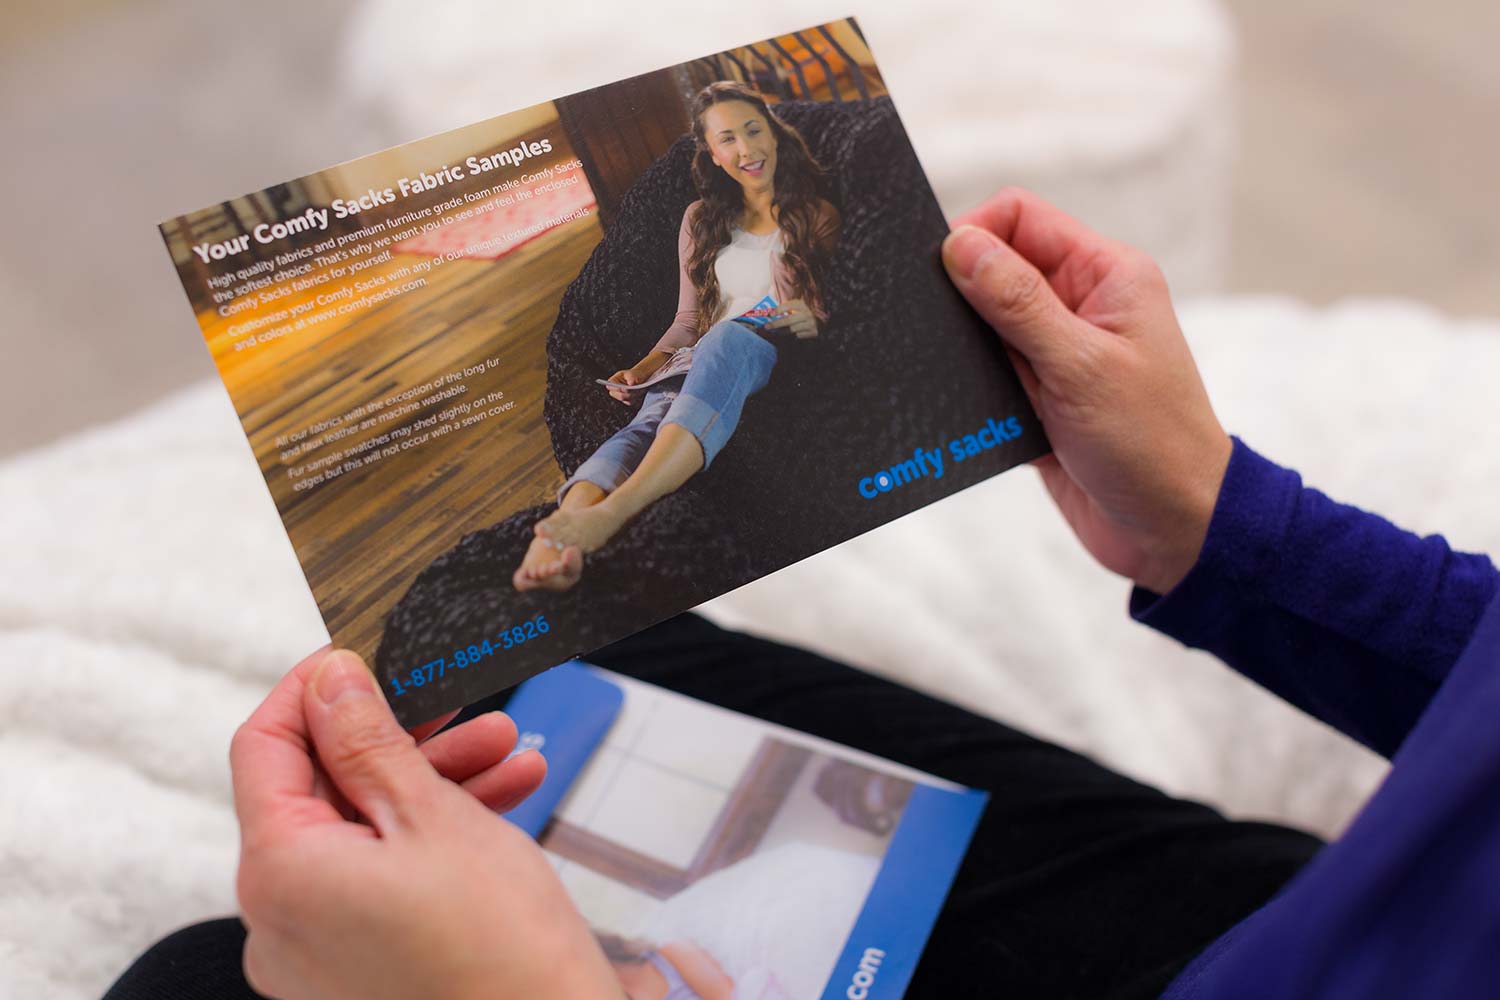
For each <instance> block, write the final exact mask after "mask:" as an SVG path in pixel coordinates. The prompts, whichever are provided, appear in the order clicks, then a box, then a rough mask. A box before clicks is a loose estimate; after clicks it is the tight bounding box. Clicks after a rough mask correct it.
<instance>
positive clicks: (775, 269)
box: [652, 199, 839, 354]
mask: <svg viewBox="0 0 1500 1000" xmlns="http://www.w3.org/2000/svg"><path fill="white" fill-rule="evenodd" d="M702 204H703V201H702V200H701V199H700V200H698V201H695V202H693V203H692V204H691V205H689V206H688V207H687V211H685V212H683V213H682V228H681V229H679V230H678V231H677V272H678V280H677V315H676V316H674V317H673V318H672V325H671V326H669V327H667V332H666V333H664V334H662V337H661V339H660V340H658V341H657V342H656V346H655V347H654V348H652V350H655V351H665V352H667V353H668V354H670V353H671V352H673V351H675V350H677V349H678V348H679V347H691V346H693V345H694V344H696V343H697V342H698V337H699V333H698V289H697V288H696V287H694V285H693V279H691V278H689V277H688V270H687V268H688V261H689V260H691V259H692V256H693V232H692V227H691V226H690V225H689V224H688V219H690V218H691V217H692V214H693V213H694V212H696V211H697V210H698V206H699V205H702ZM818 207H819V209H820V211H819V213H818V221H817V229H816V230H815V231H814V233H813V238H814V239H815V240H817V242H818V243H819V244H821V245H822V246H824V247H827V248H829V249H831V248H832V247H833V244H834V243H835V242H836V241H837V240H838V236H839V213H838V209H836V208H834V207H833V206H832V205H830V204H829V203H828V202H826V201H823V202H819V203H818ZM771 291H772V294H774V295H775V296H776V301H777V302H787V301H790V300H791V299H794V298H797V293H796V290H795V289H794V288H793V287H792V275H791V273H790V271H789V270H788V269H787V266H786V264H785V262H784V261H783V260H782V258H781V255H780V254H778V255H777V256H776V259H775V260H774V261H772V262H771ZM808 304H809V305H811V306H812V310H813V314H814V315H815V316H817V317H818V319H820V320H824V319H827V318H828V314H827V313H825V312H824V311H823V306H822V304H821V303H818V302H811V303H808Z"/></svg>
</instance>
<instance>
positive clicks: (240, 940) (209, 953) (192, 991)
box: [104, 917, 262, 1000]
mask: <svg viewBox="0 0 1500 1000" xmlns="http://www.w3.org/2000/svg"><path fill="white" fill-rule="evenodd" d="M244 953H245V925H244V924H242V923H240V921H239V918H238V917H224V918H223V919H220V920H206V921H204V922H203V923H201V924H193V925H191V926H189V927H184V928H182V929H181V930H179V931H174V932H173V933H171V934H168V935H167V936H166V937H164V938H162V939H161V940H160V941H158V942H156V943H155V944H154V945H152V946H151V947H150V948H148V949H147V950H146V951H145V952H144V953H143V954H142V955H141V957H140V958H137V959H136V960H135V962H134V963H132V964H131V966H130V968H128V969H126V970H125V973H124V975H122V976H121V977H120V978H119V979H118V980H116V981H115V984H114V985H113V986H111V987H110V988H109V992H108V993H106V994H104V1000H262V998H261V995H260V994H259V993H257V992H255V991H254V990H252V989H251V988H250V984H249V983H247V982H245V971H244V964H243V961H244V960H243V956H244Z"/></svg>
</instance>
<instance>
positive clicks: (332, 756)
mask: <svg viewBox="0 0 1500 1000" xmlns="http://www.w3.org/2000/svg"><path fill="white" fill-rule="evenodd" d="M369 707H370V708H371V709H375V708H376V707H377V706H375V705H370V706H369ZM339 722H340V724H339V732H338V739H336V740H333V741H331V743H332V745H331V746H326V747H323V746H320V747H319V748H318V755H319V756H320V757H322V758H324V763H326V764H328V765H329V766H330V767H336V766H338V765H340V764H343V765H353V766H358V765H360V763H361V762H363V761H368V760H375V761H379V760H384V759H386V758H387V757H390V756H392V755H395V754H399V753H401V752H403V751H405V750H409V749H410V748H411V747H413V746H415V745H416V744H415V741H413V740H412V738H411V736H410V735H409V734H408V733H406V732H405V731H404V730H402V729H400V728H399V727H397V726H396V725H395V724H394V723H392V722H391V720H390V719H389V718H386V717H383V716H382V714H381V713H380V712H377V711H362V712H351V713H348V714H347V715H345V716H344V717H343V718H341V719H340V720H339Z"/></svg>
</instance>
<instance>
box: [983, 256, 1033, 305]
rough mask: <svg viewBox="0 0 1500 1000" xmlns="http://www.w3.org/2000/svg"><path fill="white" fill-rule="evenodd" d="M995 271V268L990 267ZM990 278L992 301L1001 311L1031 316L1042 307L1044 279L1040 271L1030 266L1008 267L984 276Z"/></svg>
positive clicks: (987, 282)
mask: <svg viewBox="0 0 1500 1000" xmlns="http://www.w3.org/2000/svg"><path fill="white" fill-rule="evenodd" d="M988 270H991V271H993V270H994V269H993V268H988ZM984 277H986V278H987V279H988V280H987V281H986V285H987V287H988V289H989V297H990V301H991V303H992V304H993V305H994V306H995V308H996V309H998V310H999V311H1000V312H1002V313H1005V314H1007V315H1014V316H1030V315H1032V314H1034V313H1036V312H1038V311H1039V310H1040V308H1041V305H1042V302H1043V298H1042V292H1043V280H1042V276H1041V274H1040V273H1038V272H1037V271H1036V270H1035V269H1033V268H1030V267H1008V268H1005V269H1004V270H1003V271H1001V272H1000V273H998V274H989V275H986V276H984Z"/></svg>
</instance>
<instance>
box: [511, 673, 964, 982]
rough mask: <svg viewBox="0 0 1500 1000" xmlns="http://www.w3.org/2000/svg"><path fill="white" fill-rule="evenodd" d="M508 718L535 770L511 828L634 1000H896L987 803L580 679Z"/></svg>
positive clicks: (751, 722)
mask: <svg viewBox="0 0 1500 1000" xmlns="http://www.w3.org/2000/svg"><path fill="white" fill-rule="evenodd" d="M507 711H509V712H510V713H511V715H512V716H513V717H514V718H515V720H516V725H517V727H518V729H519V731H520V732H521V734H522V737H521V739H522V744H523V745H527V746H537V747H540V748H542V750H543V752H545V753H546V755H547V761H548V771H547V778H546V780H545V781H544V782H543V784H542V787H541V788H540V789H539V790H538V791H537V792H536V793H535V794H534V795H532V796H531V797H530V798H528V799H527V800H526V802H525V803H524V804H522V805H521V806H520V807H518V808H517V809H514V810H512V811H511V812H510V813H507V814H506V815H507V817H508V818H509V819H510V820H511V821H512V822H514V823H515V824H516V825H517V826H519V827H521V828H522V829H523V830H525V831H526V832H528V833H530V834H531V835H532V836H533V837H536V838H537V840H538V842H539V843H540V844H541V846H542V849H543V850H544V851H545V852H546V854H547V857H548V859H549V860H550V861H551V862H552V865H553V867H554V868H555V869H556V870H557V872H558V875H559V877H560V878H561V879H562V882H563V884H564V885H565V886H566V887H567V890H568V893H569V895H570V896H571V897H572V899H573V902H574V903H575V904H576V905H577V906H578V909H579V912H580V913H582V914H583V917H584V919H585V920H586V921H587V922H588V924H589V926H590V928H591V929H592V930H593V933H594V937H595V939H596V940H597V941H598V942H599V945H600V947H601V948H602V949H603V951H604V954H605V957H606V958H608V959H609V962H610V964H611V965H612V966H613V967H614V970H615V973H616V974H617V975H618V976H619V977H620V985H621V988H622V990H623V992H624V993H625V994H627V995H629V996H652V995H656V996H660V995H662V993H661V990H662V988H663V983H664V982H665V983H666V984H668V986H670V987H673V991H672V992H671V994H670V995H672V996H677V995H679V992H680V995H683V996H687V995H692V996H733V997H735V998H736V1000H818V998H828V1000H835V998H838V1000H844V998H849V997H853V998H854V1000H893V998H896V997H900V996H901V995H902V994H903V993H904V992H905V991H906V987H907V984H908V983H909V981H910V979H911V976H912V973H913V972H914V971H915V970H916V966H917V961H918V959H919V958H920V957H921V954H922V949H923V946H924V945H925V944H926V941H927V938H928V936H929V934H930V933H931V930H932V925H933V922H934V921H935V920H936V919H937V915H938V911H939V910H940V909H941V908H942V904H943V899H944V898H945V897H946V896H947V894H948V890H949V887H950V886H951V884H952V881H953V877H954V874H955V873H956V872H957V871H958V867H959V864H960V863H961V862H962V860H963V856H964V852H965V850H966V848H967V846H968V843H969V840H970V837H971V836H972V835H973V832H974V828H975V826H976V825H977V823H978V822H979V817H980V815H981V813H982V812H983V810H984V806H985V802H986V798H987V797H986V795H985V793H984V792H981V791H977V790H975V789H970V788H964V787H962V786H959V785H954V784H952V783H950V782H946V781H943V780H942V779H939V778H935V777H933V776H932V775H928V774H923V773H921V772H919V771H913V770H911V769H910V768H905V767H901V766H900V765H897V764H893V763H891V762H890V761H886V760H882V759H880V758H877V757H872V756H870V755H868V754H864V753H860V752H859V751H856V750H851V749H850V748H848V747H843V746H839V745H837V744H834V743H830V742H828V741H826V740H820V739H817V738H815V737H812V736H808V735H807V734H805V733H799V732H795V731H793V730H790V729H786V728H784V727H781V726H776V725H772V724H771V723H768V722H763V721H761V720H759V719H752V718H749V717H747V716H744V715H740V714H738V713H735V712H730V711H727V710H725V709H722V708H719V707H717V706H714V705H707V704H704V703H703V702H700V701H695V700H693V699H691V698H687V697H684V696H683V695H680V694H676V693H674V692H671V691H665V690H662V689H661V688H657V687H654V686H652V685H650V684H645V683H642V682H640V681H637V680H633V679H631V678H628V677H622V676H620V675H618V674H614V673H611V672H609V671H605V670H600V669H599V668H596V667H590V666H588V665H587V664H581V663H568V664H564V665H562V666H560V667H558V668H557V669H555V670H551V671H548V672H547V673H544V674H542V675H541V676H539V677H536V678H534V679H532V680H530V681H527V682H526V683H525V684H523V685H522V686H521V687H520V689H519V690H518V691H517V692H516V693H515V695H514V696H512V698H511V700H510V702H509V704H508V706H507ZM678 983H681V984H682V985H681V987H677V986H676V984H678ZM689 990H690V991H691V993H689V992H687V991H689Z"/></svg>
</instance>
